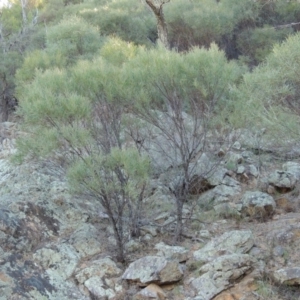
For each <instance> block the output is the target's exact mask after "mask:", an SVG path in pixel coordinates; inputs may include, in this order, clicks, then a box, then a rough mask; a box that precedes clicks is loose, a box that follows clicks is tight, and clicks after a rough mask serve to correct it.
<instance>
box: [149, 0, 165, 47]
mask: <svg viewBox="0 0 300 300" xmlns="http://www.w3.org/2000/svg"><path fill="white" fill-rule="evenodd" d="M158 2H159V3H157V1H155V0H146V3H147V4H148V6H149V7H150V8H151V10H152V11H153V13H154V14H155V17H156V20H157V35H158V40H159V41H160V42H161V44H162V45H163V46H164V47H165V48H166V49H170V45H169V40H168V29H167V24H166V22H165V16H164V12H163V5H164V4H165V3H168V2H170V0H160V1H158Z"/></svg>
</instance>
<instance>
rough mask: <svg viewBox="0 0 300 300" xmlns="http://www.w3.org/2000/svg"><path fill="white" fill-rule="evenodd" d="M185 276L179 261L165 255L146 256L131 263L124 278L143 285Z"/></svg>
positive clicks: (176, 279)
mask: <svg viewBox="0 0 300 300" xmlns="http://www.w3.org/2000/svg"><path fill="white" fill-rule="evenodd" d="M182 276H183V273H182V270H181V268H180V265H179V263H178V262H177V261H169V260H167V259H166V258H164V257H159V256H145V257H143V258H140V259H138V260H136V261H134V262H133V263H131V264H130V265H129V267H128V268H127V269H126V270H125V272H124V274H123V276H122V279H126V280H130V281H136V282H138V283H139V284H141V285H144V286H145V285H147V284H149V283H152V282H156V283H158V284H164V283H171V282H176V281H179V280H180V279H181V278H182Z"/></svg>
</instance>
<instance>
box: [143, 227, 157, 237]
mask: <svg viewBox="0 0 300 300" xmlns="http://www.w3.org/2000/svg"><path fill="white" fill-rule="evenodd" d="M141 231H142V233H143V234H147V233H150V234H151V235H152V236H157V228H156V227H155V226H150V225H146V226H142V227H141Z"/></svg>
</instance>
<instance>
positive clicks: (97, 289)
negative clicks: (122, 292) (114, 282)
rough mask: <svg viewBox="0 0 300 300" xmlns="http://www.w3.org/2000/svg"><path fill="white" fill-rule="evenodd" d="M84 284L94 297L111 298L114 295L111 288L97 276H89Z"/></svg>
mask: <svg viewBox="0 0 300 300" xmlns="http://www.w3.org/2000/svg"><path fill="white" fill-rule="evenodd" d="M84 285H85V287H86V288H87V289H88V290H89V292H90V294H91V295H93V297H94V298H96V299H112V298H113V297H115V295H116V294H115V292H114V291H113V289H111V288H107V286H106V285H105V283H104V282H103V280H102V279H101V278H99V277H91V278H89V279H88V280H87V281H86V282H85V283H84Z"/></svg>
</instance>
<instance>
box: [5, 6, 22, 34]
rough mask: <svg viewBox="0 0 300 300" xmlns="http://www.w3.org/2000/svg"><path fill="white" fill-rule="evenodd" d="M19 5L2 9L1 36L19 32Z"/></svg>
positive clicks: (20, 11)
mask: <svg viewBox="0 0 300 300" xmlns="http://www.w3.org/2000/svg"><path fill="white" fill-rule="evenodd" d="M21 15H22V8H21V5H20V4H18V5H13V6H12V7H11V8H2V9H1V12H0V23H1V24H2V27H3V31H4V32H3V34H4V35H10V34H12V33H16V32H17V31H19V30H20V28H21V26H22V17H21Z"/></svg>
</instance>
